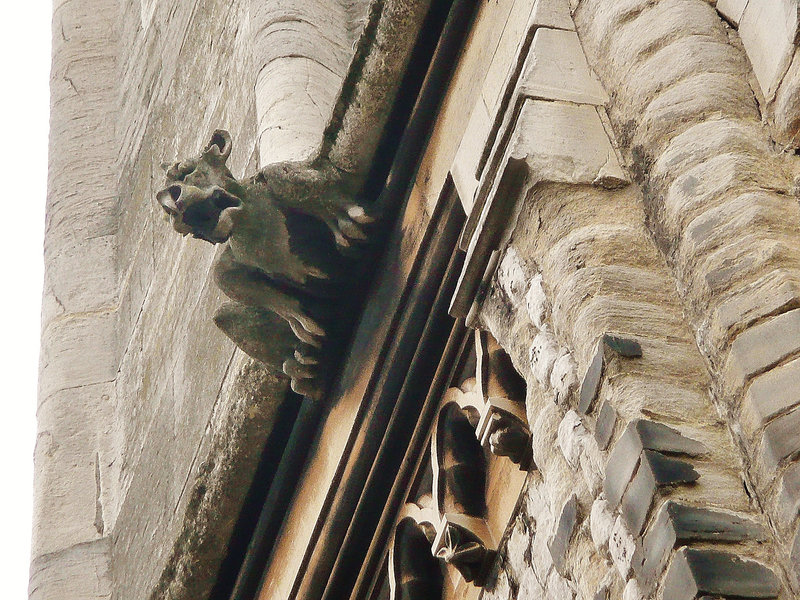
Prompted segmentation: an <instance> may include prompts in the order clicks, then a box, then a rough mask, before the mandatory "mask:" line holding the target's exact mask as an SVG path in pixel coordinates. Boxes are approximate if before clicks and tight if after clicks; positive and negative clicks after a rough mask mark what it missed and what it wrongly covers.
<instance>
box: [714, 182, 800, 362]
mask: <svg viewBox="0 0 800 600" xmlns="http://www.w3.org/2000/svg"><path fill="white" fill-rule="evenodd" d="M750 200H751V201H753V200H756V198H754V197H751V198H750ZM799 279H800V278H799V277H798V276H797V274H796V273H794V272H792V271H787V270H785V269H776V270H774V271H772V272H770V273H769V274H767V275H765V276H764V277H762V278H761V279H759V280H758V281H756V282H755V283H754V284H753V285H752V286H747V287H746V288H745V289H743V290H741V291H740V292H737V293H736V294H735V295H733V296H731V297H730V298H728V299H727V300H725V301H724V302H723V303H722V304H720V305H719V308H717V309H716V310H715V311H714V313H713V315H712V317H711V338H712V339H713V340H714V343H715V344H716V345H720V346H721V345H724V344H725V343H727V340H728V337H729V336H730V335H735V334H736V333H738V332H739V331H741V329H743V328H744V327H746V326H747V325H749V324H750V323H753V322H754V321H757V320H758V319H760V318H763V317H765V316H767V315H771V314H775V313H777V312H778V311H780V310H781V309H782V308H784V307H786V306H790V305H793V304H794V305H796V304H800V283H798V280H799Z"/></svg>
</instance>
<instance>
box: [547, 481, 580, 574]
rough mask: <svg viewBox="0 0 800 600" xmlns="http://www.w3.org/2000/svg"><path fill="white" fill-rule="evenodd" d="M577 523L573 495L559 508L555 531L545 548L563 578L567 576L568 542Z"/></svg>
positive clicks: (576, 499) (575, 502) (576, 503)
mask: <svg viewBox="0 0 800 600" xmlns="http://www.w3.org/2000/svg"><path fill="white" fill-rule="evenodd" d="M577 522H578V498H577V496H576V495H575V494H572V495H571V496H570V497H569V499H568V500H567V501H566V502H565V503H564V506H563V507H562V508H561V514H560V515H559V517H558V523H557V524H556V530H555V532H554V533H553V537H552V538H551V539H550V541H549V542H548V543H547V548H548V550H550V557H551V558H552V559H553V565H554V566H555V568H556V570H557V571H558V572H559V573H560V574H561V575H562V576H564V577H566V575H567V552H568V551H569V542H570V540H571V539H572V532H573V531H574V530H575V525H576V523H577Z"/></svg>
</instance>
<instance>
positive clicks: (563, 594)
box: [546, 571, 575, 600]
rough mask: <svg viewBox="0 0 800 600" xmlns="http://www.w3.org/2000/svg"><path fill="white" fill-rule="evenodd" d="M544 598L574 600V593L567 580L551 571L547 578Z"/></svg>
mask: <svg viewBox="0 0 800 600" xmlns="http://www.w3.org/2000/svg"><path fill="white" fill-rule="evenodd" d="M546 598H548V600H574V599H575V591H574V590H573V589H572V587H571V586H570V583H569V581H568V580H567V579H565V578H563V577H561V576H560V575H559V574H558V573H557V572H556V571H552V572H551V573H550V576H549V577H548V578H547V596H546Z"/></svg>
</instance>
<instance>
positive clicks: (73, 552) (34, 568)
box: [28, 536, 113, 600]
mask: <svg viewBox="0 0 800 600" xmlns="http://www.w3.org/2000/svg"><path fill="white" fill-rule="evenodd" d="M112 583H113V580H112V576H111V537H110V536H106V537H104V538H101V539H98V540H96V541H92V542H84V543H82V544H76V545H74V546H70V547H69V548H65V549H64V550H61V551H59V552H54V553H51V554H45V555H44V556H39V557H36V558H34V559H33V561H31V571H30V587H29V588H28V593H29V596H28V598H29V600H62V599H64V598H69V600H98V599H99V598H110V597H111V592H112Z"/></svg>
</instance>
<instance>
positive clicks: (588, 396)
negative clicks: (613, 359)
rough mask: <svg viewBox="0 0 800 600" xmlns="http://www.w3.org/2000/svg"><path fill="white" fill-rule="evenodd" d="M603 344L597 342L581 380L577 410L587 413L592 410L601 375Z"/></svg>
mask: <svg viewBox="0 0 800 600" xmlns="http://www.w3.org/2000/svg"><path fill="white" fill-rule="evenodd" d="M603 353H604V352H603V344H597V348H596V349H595V353H594V356H593V357H592V361H591V362H590V363H589V367H588V368H587V369H586V373H585V374H584V375H583V380H582V381H581V391H580V401H579V402H578V411H579V412H581V413H583V414H587V413H589V411H591V410H592V405H593V404H594V401H595V398H597V393H598V392H599V391H600V380H601V379H602V377H603V360H604V359H603Z"/></svg>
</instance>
